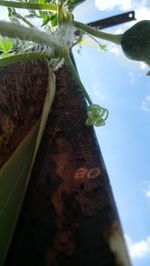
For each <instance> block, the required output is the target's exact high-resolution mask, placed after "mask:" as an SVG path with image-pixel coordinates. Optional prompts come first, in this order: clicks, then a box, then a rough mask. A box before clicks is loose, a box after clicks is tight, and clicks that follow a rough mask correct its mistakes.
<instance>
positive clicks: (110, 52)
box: [0, 0, 150, 266]
mask: <svg viewBox="0 0 150 266" xmlns="http://www.w3.org/2000/svg"><path fill="white" fill-rule="evenodd" d="M131 10H134V11H135V17H136V18H137V20H142V19H150V1H149V0H111V1H110V0H86V1H85V2H84V3H83V4H81V5H80V6H79V7H78V8H76V10H75V12H74V15H75V19H76V20H80V21H83V22H85V23H87V22H91V21H95V20H99V19H103V18H106V17H110V16H112V15H117V14H120V13H123V12H127V11H131ZM0 19H1V20H4V19H5V20H6V13H5V8H2V7H0ZM134 23H135V21H134V22H130V23H125V24H121V25H119V26H117V27H110V28H108V29H107V30H105V31H108V32H111V33H122V32H124V31H125V30H126V29H127V28H129V27H130V26H131V25H133V24H134ZM85 44H86V45H82V49H81V50H80V54H79V53H77V50H78V49H77V48H76V49H75V52H74V54H75V58H76V63H77V67H78V71H79V73H80V76H81V79H82V81H83V84H84V85H85V87H86V89H87V90H88V92H89V94H90V96H91V98H92V100H93V103H95V104H99V105H101V106H103V107H106V108H107V109H108V110H109V118H108V120H107V121H106V125H105V126H104V127H101V128H95V129H96V133H97V137H98V140H99V143H100V147H101V150H102V154H103V157H104V160H105V164H106V168H107V171H108V174H109V178H110V182H111V185H112V190H113V193H114V197H115V201H116V204H117V207H118V211H119V215H120V219H121V223H122V226H123V230H124V234H125V237H126V240H127V243H128V248H129V252H130V256H131V258H132V262H133V266H148V265H150V228H149V227H150V226H149V225H150V155H149V154H150V141H149V139H150V123H149V121H150V77H148V76H146V72H147V71H148V70H149V69H148V67H147V66H146V65H144V64H143V63H139V62H135V61H130V60H129V59H127V58H126V57H125V56H124V54H123V52H122V51H121V49H120V47H119V46H117V45H112V44H110V43H106V42H103V41H102V44H106V45H107V51H106V52H104V51H103V52H102V51H100V50H99V49H98V48H97V45H96V44H94V43H93V42H87V43H85Z"/></svg>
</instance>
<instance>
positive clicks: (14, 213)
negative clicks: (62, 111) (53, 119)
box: [0, 72, 55, 266]
mask: <svg viewBox="0 0 150 266" xmlns="http://www.w3.org/2000/svg"><path fill="white" fill-rule="evenodd" d="M49 74H50V75H49V82H48V89H47V95H46V98H45V102H44V107H43V112H42V116H41V119H40V120H39V121H38V122H37V123H36V125H34V126H33V128H32V129H31V131H30V132H29V133H28V134H27V136H26V137H25V138H24V140H23V141H22V142H21V144H20V145H19V146H18V147H17V149H16V150H15V152H14V153H13V154H12V156H11V157H10V158H9V160H8V161H7V162H6V163H5V164H4V166H3V167H2V168H1V169H0V266H3V264H4V262H5V259H6V255H7V252H8V248H9V245H10V242H11V239H12V236H13V232H14V230H15V225H16V222H17V219H18V216H19V212H20V209H21V206H22V202H23V199H24V195H25V192H26V188H27V185H28V181H29V177H30V173H31V170H32V166H33V163H34V160H35V157H36V154H37V151H38V148H39V145H40V142H41V139H42V136H43V132H44V129H45V125H46V122H47V118H48V114H49V110H50V107H51V105H52V102H53V99H54V94H55V76H54V74H52V72H50V73H49Z"/></svg>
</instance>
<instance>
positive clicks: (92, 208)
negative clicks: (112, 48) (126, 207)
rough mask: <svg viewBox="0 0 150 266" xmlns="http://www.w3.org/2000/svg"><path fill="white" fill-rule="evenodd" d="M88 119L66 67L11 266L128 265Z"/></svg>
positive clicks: (60, 73) (61, 73)
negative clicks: (121, 252)
mask: <svg viewBox="0 0 150 266" xmlns="http://www.w3.org/2000/svg"><path fill="white" fill-rule="evenodd" d="M86 116H87V114H86V103H85V100H84V98H83V96H82V95H81V93H80V91H79V89H78V87H77V85H76V84H75V82H74V80H73V79H72V76H71V75H70V73H69V71H68V70H67V68H66V67H65V66H64V67H63V68H62V69H61V70H59V71H58V73H57V92H56V97H55V101H54V104H53V108H52V111H51V112H50V115H49V118H48V123H47V127H46V130H45V134H44V138H43V141H42V144H41V147H40V150H39V153H38V156H37V159H36V162H35V165H34V169H33V171H32V176H31V179H30V183H29V187H28V190H27V194H26V198H25V201H24V205H23V209H22V212H21V215H20V219H19V222H18V225H17V228H16V232H15V235H14V239H13V242H12V245H11V248H10V252H9V255H8V260H7V262H6V266H10V265H11V266H20V265H21V266H83V265H86V266H99V265H101V266H123V265H129V264H123V262H122V260H121V259H120V258H119V256H118V254H115V248H116V246H115V247H114V246H113V244H114V239H115V241H118V238H119V239H121V241H122V242H121V243H123V239H122V233H121V231H120V224H119V221H118V215H117V211H116V207H115V204H114V199H113V196H112V192H111V188H110V184H109V180H108V176H107V172H106V169H105V165H104V162H103V159H102V155H101V152H100V149H99V146H98V143H97V140H96V138H95V133H94V130H93V128H92V127H87V126H86V125H85V120H86ZM116 234H117V237H116ZM123 245H124V244H123ZM111 246H113V248H112V247H111Z"/></svg>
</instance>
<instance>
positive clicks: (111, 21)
mask: <svg viewBox="0 0 150 266" xmlns="http://www.w3.org/2000/svg"><path fill="white" fill-rule="evenodd" d="M132 20H136V18H135V12H134V11H130V12H126V13H123V14H120V15H116V16H112V17H108V18H105V19H100V20H97V21H94V22H90V23H88V24H87V25H89V26H91V27H99V29H104V28H108V27H112V26H116V25H118V24H122V23H125V22H129V21H132Z"/></svg>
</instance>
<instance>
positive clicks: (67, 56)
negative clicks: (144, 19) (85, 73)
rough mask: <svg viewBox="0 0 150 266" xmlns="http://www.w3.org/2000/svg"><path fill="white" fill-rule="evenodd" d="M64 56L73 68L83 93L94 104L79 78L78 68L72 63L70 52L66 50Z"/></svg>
mask: <svg viewBox="0 0 150 266" xmlns="http://www.w3.org/2000/svg"><path fill="white" fill-rule="evenodd" d="M63 56H64V59H65V60H66V63H67V64H68V67H69V69H70V70H71V72H72V74H73V77H74V79H75V80H76V82H77V84H78V85H79V87H80V89H81V91H82V93H83V94H84V96H85V97H86V99H87V101H88V103H89V104H92V100H91V98H90V96H89V95H88V93H87V91H86V89H85V88H84V86H83V84H82V82H81V80H80V78H79V75H78V73H77V71H76V69H75V67H74V65H73V63H72V60H71V58H70V55H69V52H68V51H67V50H65V51H64V53H63Z"/></svg>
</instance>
